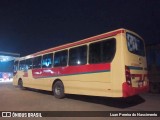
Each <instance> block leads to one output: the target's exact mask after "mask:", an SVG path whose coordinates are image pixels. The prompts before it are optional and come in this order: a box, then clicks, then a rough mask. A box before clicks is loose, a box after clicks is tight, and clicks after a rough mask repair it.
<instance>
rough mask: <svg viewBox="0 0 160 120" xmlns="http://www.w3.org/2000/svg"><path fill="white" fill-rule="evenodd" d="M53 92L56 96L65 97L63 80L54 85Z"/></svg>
mask: <svg viewBox="0 0 160 120" xmlns="http://www.w3.org/2000/svg"><path fill="white" fill-rule="evenodd" d="M53 94H54V96H55V97H56V98H59V99H61V98H63V97H64V96H65V94H64V85H63V83H62V82H61V81H57V82H56V83H55V84H54V86H53Z"/></svg>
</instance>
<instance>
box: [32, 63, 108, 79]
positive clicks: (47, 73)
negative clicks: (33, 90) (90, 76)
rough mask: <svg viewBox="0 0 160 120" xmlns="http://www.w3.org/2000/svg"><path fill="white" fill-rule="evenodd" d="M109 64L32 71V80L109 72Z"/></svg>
mask: <svg viewBox="0 0 160 120" xmlns="http://www.w3.org/2000/svg"><path fill="white" fill-rule="evenodd" d="M110 68H111V67H110V63H105V64H94V65H93V64H92V65H78V66H68V67H55V68H39V69H33V70H32V75H33V77H34V78H41V77H55V76H66V75H76V74H87V73H96V72H107V71H110Z"/></svg>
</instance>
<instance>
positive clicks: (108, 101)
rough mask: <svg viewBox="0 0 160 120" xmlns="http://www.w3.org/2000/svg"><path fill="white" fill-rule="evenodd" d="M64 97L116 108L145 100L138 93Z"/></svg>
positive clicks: (50, 93)
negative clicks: (112, 95)
mask: <svg viewBox="0 0 160 120" xmlns="http://www.w3.org/2000/svg"><path fill="white" fill-rule="evenodd" d="M26 90H28V91H32V92H37V93H42V94H47V95H53V93H52V92H50V91H45V90H37V89H31V88H26ZM65 98H67V99H73V100H79V101H85V102H90V103H95V104H102V105H106V106H111V107H116V108H128V107H132V106H136V105H138V104H141V103H143V102H145V99H143V98H142V97H141V96H139V95H135V96H132V97H127V98H111V97H96V96H85V95H70V94H68V95H66V96H65Z"/></svg>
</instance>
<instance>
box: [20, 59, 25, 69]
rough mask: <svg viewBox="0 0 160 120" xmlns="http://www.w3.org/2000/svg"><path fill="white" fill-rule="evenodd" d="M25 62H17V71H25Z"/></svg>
mask: <svg viewBox="0 0 160 120" xmlns="http://www.w3.org/2000/svg"><path fill="white" fill-rule="evenodd" d="M25 62H26V61H25V60H21V61H20V62H19V70H25V69H26V65H25Z"/></svg>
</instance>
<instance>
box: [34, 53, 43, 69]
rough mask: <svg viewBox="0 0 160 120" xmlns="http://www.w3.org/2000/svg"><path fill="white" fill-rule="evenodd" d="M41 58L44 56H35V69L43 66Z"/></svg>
mask: <svg viewBox="0 0 160 120" xmlns="http://www.w3.org/2000/svg"><path fill="white" fill-rule="evenodd" d="M41 60H42V56H38V57H35V58H33V69H34V68H41Z"/></svg>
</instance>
